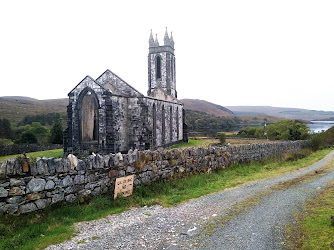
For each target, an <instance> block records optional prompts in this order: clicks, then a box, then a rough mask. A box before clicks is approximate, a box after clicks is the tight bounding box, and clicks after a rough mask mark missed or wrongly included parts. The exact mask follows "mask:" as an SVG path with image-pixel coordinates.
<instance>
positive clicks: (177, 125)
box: [175, 107, 180, 140]
mask: <svg viewBox="0 0 334 250" xmlns="http://www.w3.org/2000/svg"><path fill="white" fill-rule="evenodd" d="M175 119H176V137H177V140H179V134H180V121H179V107H177V108H176V117H175Z"/></svg>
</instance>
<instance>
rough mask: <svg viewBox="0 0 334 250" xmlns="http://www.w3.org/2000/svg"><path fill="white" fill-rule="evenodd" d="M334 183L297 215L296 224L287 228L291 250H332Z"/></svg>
mask: <svg viewBox="0 0 334 250" xmlns="http://www.w3.org/2000/svg"><path fill="white" fill-rule="evenodd" d="M333 214H334V181H331V182H330V183H329V184H328V185H327V186H326V188H325V189H324V190H323V191H321V192H320V193H319V194H318V195H317V197H316V198H315V199H310V200H308V202H307V203H306V205H305V206H304V209H303V212H302V213H300V214H298V215H296V216H295V218H296V223H294V224H293V225H289V226H288V227H287V228H286V232H287V235H288V238H287V247H288V248H289V249H330V248H331V242H332V241H334V226H333V225H332V222H331V216H332V215H333Z"/></svg>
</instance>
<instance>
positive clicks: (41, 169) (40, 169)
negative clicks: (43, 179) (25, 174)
mask: <svg viewBox="0 0 334 250" xmlns="http://www.w3.org/2000/svg"><path fill="white" fill-rule="evenodd" d="M36 168H37V173H38V174H39V175H44V174H45V168H44V161H43V159H41V158H40V157H37V160H36Z"/></svg>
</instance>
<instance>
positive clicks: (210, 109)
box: [180, 99, 235, 116]
mask: <svg viewBox="0 0 334 250" xmlns="http://www.w3.org/2000/svg"><path fill="white" fill-rule="evenodd" d="M180 102H182V103H183V104H184V109H190V110H194V111H200V112H204V113H207V114H210V115H215V116H235V115H234V113H233V112H232V111H231V110H229V109H227V108H224V107H223V106H220V105H217V104H214V103H212V102H207V101H204V100H198V99H181V100H180Z"/></svg>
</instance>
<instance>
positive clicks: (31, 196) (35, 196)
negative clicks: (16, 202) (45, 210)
mask: <svg viewBox="0 0 334 250" xmlns="http://www.w3.org/2000/svg"><path fill="white" fill-rule="evenodd" d="M44 197H45V194H44V193H37V194H27V195H26V198H27V200H30V201H35V200H38V199H41V198H44Z"/></svg>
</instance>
